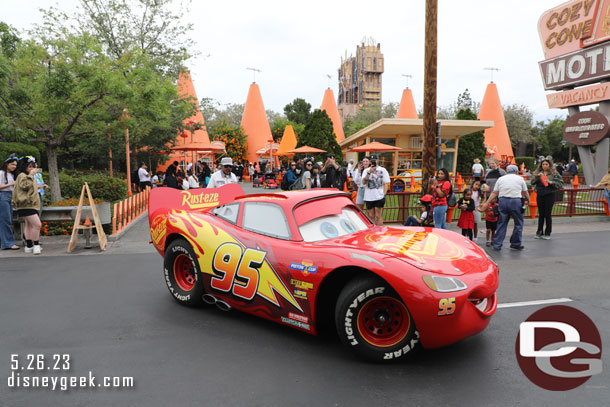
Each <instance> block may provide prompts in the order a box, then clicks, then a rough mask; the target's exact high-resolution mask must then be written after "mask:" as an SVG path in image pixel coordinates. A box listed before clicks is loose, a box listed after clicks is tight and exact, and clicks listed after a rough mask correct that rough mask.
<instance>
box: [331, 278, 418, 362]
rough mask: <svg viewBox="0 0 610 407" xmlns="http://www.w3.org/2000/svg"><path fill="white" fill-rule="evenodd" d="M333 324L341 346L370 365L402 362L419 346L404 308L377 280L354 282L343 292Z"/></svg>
mask: <svg viewBox="0 0 610 407" xmlns="http://www.w3.org/2000/svg"><path fill="white" fill-rule="evenodd" d="M335 324H336V327H337V332H338V334H339V337H340V338H341V340H342V342H343V343H344V344H345V345H346V346H348V347H349V348H351V349H352V351H354V352H355V353H356V354H357V355H358V356H360V357H362V358H363V359H366V360H369V361H372V362H388V361H396V360H398V359H402V358H404V357H405V356H406V355H407V354H409V353H410V352H411V351H412V350H413V348H414V347H415V346H416V345H417V344H418V342H419V333H418V332H417V329H416V328H415V323H414V321H413V318H412V317H411V314H410V313H409V310H408V309H407V307H406V306H405V304H404V303H403V302H402V300H401V299H400V297H399V296H398V294H396V292H395V291H394V290H393V289H392V288H391V287H390V286H389V285H388V284H387V283H385V282H383V281H382V280H380V279H376V278H369V277H366V278H357V279H355V280H353V281H351V282H349V283H348V284H347V285H346V286H345V287H344V288H343V290H342V291H341V294H340V295H339V298H338V299H337V306H336V308H335Z"/></svg>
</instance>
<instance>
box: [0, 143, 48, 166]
mask: <svg viewBox="0 0 610 407" xmlns="http://www.w3.org/2000/svg"><path fill="white" fill-rule="evenodd" d="M12 153H15V154H16V155H17V157H23V156H26V155H31V156H32V157H35V158H36V162H38V163H40V151H38V149H37V148H36V147H34V146H32V145H29V144H22V143H0V158H1V159H2V160H1V161H0V162H4V160H6V159H7V158H8V156H9V155H11V154H12Z"/></svg>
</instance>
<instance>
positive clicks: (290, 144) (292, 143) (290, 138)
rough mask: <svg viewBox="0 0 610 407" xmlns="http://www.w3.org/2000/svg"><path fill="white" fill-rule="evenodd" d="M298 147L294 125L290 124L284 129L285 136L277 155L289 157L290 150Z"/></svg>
mask: <svg viewBox="0 0 610 407" xmlns="http://www.w3.org/2000/svg"><path fill="white" fill-rule="evenodd" d="M296 147H297V136H296V134H295V133H294V129H293V128H292V124H289V125H287V126H286V128H285V129H284V135H283V136H282V141H281V142H280V148H279V149H278V150H277V152H276V155H287V153H288V150H292V149H294V148H296Z"/></svg>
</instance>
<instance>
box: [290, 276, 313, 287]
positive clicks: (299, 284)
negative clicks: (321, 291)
mask: <svg viewBox="0 0 610 407" xmlns="http://www.w3.org/2000/svg"><path fill="white" fill-rule="evenodd" d="M290 284H291V285H293V286H295V288H300V289H302V290H313V283H309V282H307V281H301V280H295V279H294V278H292V279H290Z"/></svg>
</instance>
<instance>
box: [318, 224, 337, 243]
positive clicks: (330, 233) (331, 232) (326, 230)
mask: <svg viewBox="0 0 610 407" xmlns="http://www.w3.org/2000/svg"><path fill="white" fill-rule="evenodd" d="M320 231H321V232H322V234H323V235H324V236H326V237H327V238H329V239H330V238H332V237H337V236H339V230H338V229H337V227H336V226H335V225H333V224H332V223H329V222H322V224H321V225H320Z"/></svg>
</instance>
